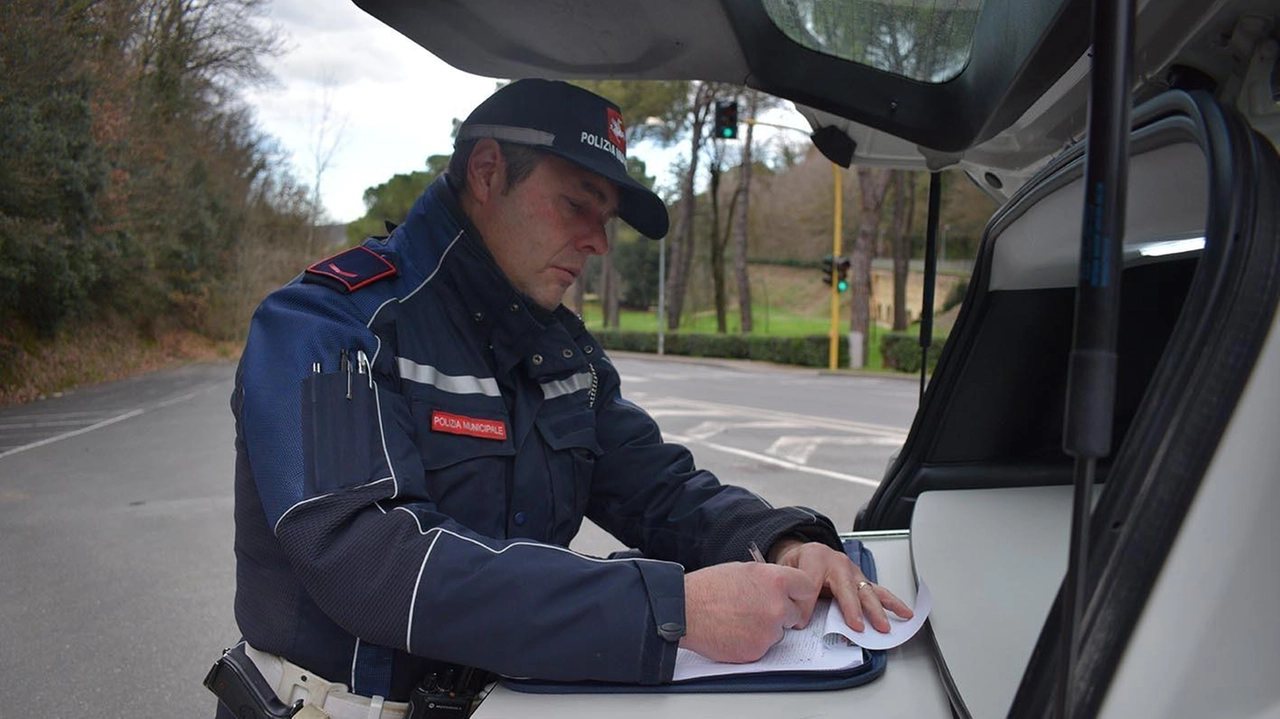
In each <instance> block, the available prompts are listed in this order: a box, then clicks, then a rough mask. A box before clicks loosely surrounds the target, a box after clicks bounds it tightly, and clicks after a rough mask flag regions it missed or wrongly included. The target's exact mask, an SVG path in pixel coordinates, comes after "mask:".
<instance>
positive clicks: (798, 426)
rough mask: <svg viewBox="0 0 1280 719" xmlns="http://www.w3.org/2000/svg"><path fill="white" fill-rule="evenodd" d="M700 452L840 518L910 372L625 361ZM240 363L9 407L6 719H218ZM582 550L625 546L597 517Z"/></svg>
mask: <svg viewBox="0 0 1280 719" xmlns="http://www.w3.org/2000/svg"><path fill="white" fill-rule="evenodd" d="M615 361H616V364H617V365H618V367H619V369H620V371H621V372H622V375H623V387H624V390H625V391H626V392H627V394H628V396H629V397H630V398H631V399H633V400H634V401H636V402H637V403H638V404H640V405H641V406H643V407H644V408H645V409H646V410H648V411H649V412H650V413H651V414H652V415H653V416H654V417H655V418H657V420H658V421H659V423H660V425H661V427H662V429H663V433H664V436H666V437H667V439H668V440H673V441H681V442H683V443H686V444H687V445H688V446H689V447H690V448H691V449H692V450H693V452H694V455H695V458H696V460H697V463H698V464H699V466H702V467H704V468H707V469H710V470H711V471H713V472H715V473H716V474H717V475H719V476H720V477H721V478H722V479H724V480H725V481H729V482H733V483H735V484H740V485H743V486H745V487H748V488H749V489H752V490H753V491H755V492H756V493H758V494H760V495H761V496H762V497H764V498H765V499H767V500H768V501H769V502H771V503H773V504H774V505H779V506H780V505H787V504H802V505H806V506H810V507H813V508H816V509H818V510H820V511H822V512H824V513H826V514H828V516H830V517H831V518H832V519H833V520H834V521H835V522H836V526H837V527H838V528H840V529H848V528H849V527H850V526H851V525H852V521H853V518H854V516H855V514H856V512H857V510H858V508H859V507H860V506H861V505H862V504H863V503H864V502H865V501H866V500H867V498H868V497H870V495H871V492H872V491H873V487H874V485H875V484H876V482H877V480H878V479H879V477H880V476H881V474H882V473H883V471H884V468H885V465H886V462H887V461H888V459H889V457H890V455H891V453H892V452H893V451H894V450H895V449H896V447H897V446H898V445H900V444H901V442H902V440H903V438H904V437H905V434H906V430H907V428H908V427H909V425H910V421H911V417H912V415H913V414H914V411H915V405H916V392H917V385H916V383H915V382H914V381H911V380H909V379H896V378H882V377H855V376H847V375H829V374H825V373H818V372H814V371H812V370H794V369H780V368H776V367H769V366H761V365H756V364H750V363H720V362H689V361H681V360H677V359H672V358H667V359H657V358H651V357H646V356H643V355H627V356H617V357H615ZM233 372H234V366H233V365H231V364H228V363H223V364H209V365H194V366H189V367H184V368H181V369H178V370H172V371H166V372H161V373H155V374H151V375H146V376H141V377H136V378H133V379H129V380H125V381H121V382H114V383H109V384H104V385H99V386H94V387H88V388H82V389H79V390H77V391H75V392H71V393H68V394H66V395H65V396H62V397H58V398H55V399H49V400H45V401H41V402H36V403H32V404H28V405H23V406H17V407H8V408H2V409H0V537H2V538H3V539H2V540H0V638H2V639H3V641H0V719H19V718H24V719H25V718H26V717H49V718H51V719H56V718H57V717H68V718H70V717H132V716H165V717H179V716H180V717H186V716H194V717H207V716H212V707H213V699H212V695H210V694H209V693H208V692H207V691H206V690H205V689H204V688H203V687H202V686H201V684H200V682H201V679H202V678H203V677H204V674H205V672H206V671H207V670H208V668H209V666H210V664H211V662H212V661H213V659H215V658H216V656H217V654H218V652H219V650H220V649H221V648H222V647H223V646H226V645H227V644H228V643H231V642H233V641H234V640H235V639H236V637H237V636H238V633H237V631H236V628H235V622H234V619H233V617H232V612H231V601H232V594H233V590H234V557H233V554H232V549H231V538H232V501H231V474H232V467H233V460H234V449H233V446H232V438H233V426H232V420H231V414H230V410H229V407H228V398H229V396H230V391H231V383H232V375H233ZM573 546H574V548H575V549H578V550H580V551H584V552H589V553H593V554H603V553H606V552H608V551H611V550H612V549H616V548H618V547H619V545H618V544H617V542H616V541H615V540H613V539H612V538H611V537H608V536H607V535H605V534H604V533H603V532H600V531H599V530H598V529H595V528H594V527H587V528H586V529H585V530H584V532H583V533H582V534H581V535H580V536H579V538H578V539H577V540H576V541H575V542H574V545H573Z"/></svg>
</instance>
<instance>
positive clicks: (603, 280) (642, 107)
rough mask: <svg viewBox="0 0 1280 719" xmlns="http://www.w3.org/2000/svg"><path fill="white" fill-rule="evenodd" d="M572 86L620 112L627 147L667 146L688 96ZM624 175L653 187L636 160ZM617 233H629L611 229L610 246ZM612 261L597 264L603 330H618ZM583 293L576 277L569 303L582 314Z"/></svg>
mask: <svg viewBox="0 0 1280 719" xmlns="http://www.w3.org/2000/svg"><path fill="white" fill-rule="evenodd" d="M574 84H576V85H578V86H580V87H583V88H586V89H587V90H590V91H592V92H594V93H596V94H597V95H600V96H602V97H606V98H608V99H609V100H611V101H612V102H613V103H614V104H616V105H618V107H620V108H621V109H622V112H623V124H624V125H625V126H626V141H627V146H628V147H632V146H634V145H635V144H636V143H638V142H641V141H644V140H651V141H654V142H657V143H658V144H660V145H666V144H670V143H671V142H673V141H674V139H675V137H676V135H677V134H678V131H679V127H680V120H681V118H682V116H683V113H684V107H685V103H686V101H687V97H688V93H689V83H687V82H683V81H667V82H655V81H645V80H641V81H636V80H578V81H575V82H574ZM627 172H628V174H630V175H631V176H632V177H634V178H635V179H637V180H639V181H640V182H641V183H642V184H644V185H646V186H647V187H653V183H654V179H653V178H651V177H649V176H648V175H647V174H646V170H645V166H644V163H643V162H642V161H640V160H639V159H638V158H636V157H634V156H629V157H628V158H627ZM620 231H621V234H622V235H626V234H627V233H628V232H629V230H621V228H617V227H611V228H610V237H609V244H610V246H611V247H616V246H617V243H618V241H619V232H620ZM613 259H614V258H613V256H612V253H610V254H608V255H605V257H604V258H603V260H602V261H601V262H600V263H599V267H600V270H599V271H600V281H599V283H598V288H599V292H600V304H601V308H602V311H603V313H604V326H605V327H617V326H618V324H619V319H620V318H619V306H620V304H621V296H622V292H623V290H622V287H623V285H624V280H623V278H622V277H621V276H620V275H619V273H618V271H617V270H616V269H615V267H614V261H613ZM585 291H586V285H585V282H584V280H583V279H582V278H579V280H578V281H577V282H575V283H574V286H573V288H572V290H571V292H570V293H569V297H570V302H571V303H572V304H574V305H576V309H577V311H578V312H579V313H581V312H582V306H583V294H584V293H585Z"/></svg>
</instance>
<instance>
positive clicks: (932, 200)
mask: <svg viewBox="0 0 1280 719" xmlns="http://www.w3.org/2000/svg"><path fill="white" fill-rule="evenodd" d="M941 208H942V175H941V173H938V172H930V173H929V220H928V226H927V227H926V228H925V233H924V238H925V239H924V298H923V300H922V301H921V303H920V305H921V310H920V404H924V377H925V373H926V372H928V371H929V345H931V344H933V292H934V286H935V285H936V284H937V283H938V216H939V215H940V214H941Z"/></svg>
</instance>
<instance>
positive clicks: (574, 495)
mask: <svg viewBox="0 0 1280 719" xmlns="http://www.w3.org/2000/svg"><path fill="white" fill-rule="evenodd" d="M535 423H536V425H537V427H538V433H539V434H541V435H542V439H543V441H544V442H545V444H546V448H547V452H546V458H547V471H548V475H549V476H550V477H551V480H552V492H553V494H554V512H555V517H556V534H557V535H561V534H564V535H567V536H568V537H572V536H573V535H574V534H576V533H577V531H578V528H579V527H580V526H581V524H582V518H583V516H584V515H585V514H586V512H587V506H588V503H589V502H590V500H591V478H592V474H593V472H594V471H595V466H596V459H597V458H598V457H599V456H600V453H601V451H602V450H601V449H600V444H599V443H598V442H597V441H596V415H595V412H593V411H591V410H590V409H588V408H586V407H581V406H579V407H576V408H574V410H572V411H569V412H559V413H551V412H544V413H542V414H539V416H538V418H537V420H536V421H535Z"/></svg>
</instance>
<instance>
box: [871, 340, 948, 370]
mask: <svg viewBox="0 0 1280 719" xmlns="http://www.w3.org/2000/svg"><path fill="white" fill-rule="evenodd" d="M946 341H947V338H946V337H935V338H934V339H933V342H932V343H931V344H930V345H929V371H930V372H932V371H933V368H934V367H935V366H936V365H937V364H938V356H939V355H941V354H942V345H943V344H945V343H946ZM880 358H881V360H883V362H884V367H885V369H896V370H898V371H900V372H919V371H920V338H919V337H917V336H916V335H909V334H903V333H899V332H891V333H888V334H885V335H882V336H881V337H880Z"/></svg>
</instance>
